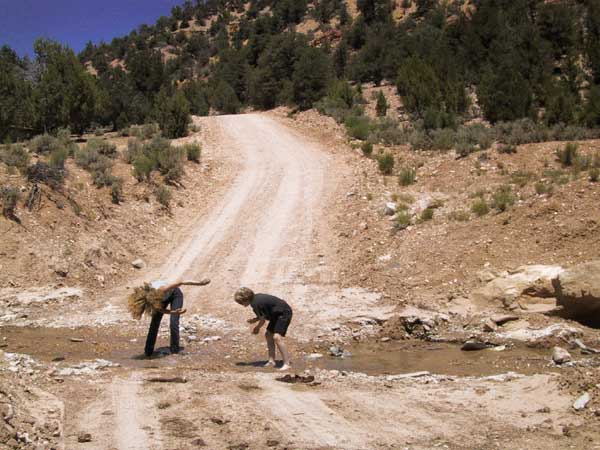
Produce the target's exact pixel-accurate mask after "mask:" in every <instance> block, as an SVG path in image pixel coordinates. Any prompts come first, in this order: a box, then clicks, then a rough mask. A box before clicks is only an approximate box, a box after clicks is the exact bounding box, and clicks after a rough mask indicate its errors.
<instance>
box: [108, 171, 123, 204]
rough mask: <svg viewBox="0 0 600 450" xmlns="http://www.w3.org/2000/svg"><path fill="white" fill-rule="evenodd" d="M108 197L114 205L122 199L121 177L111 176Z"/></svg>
mask: <svg viewBox="0 0 600 450" xmlns="http://www.w3.org/2000/svg"><path fill="white" fill-rule="evenodd" d="M110 198H111V200H112V202H113V203H114V204H115V205H118V204H120V203H121V202H122V201H123V179H122V178H119V177H113V180H112V184H111V185H110Z"/></svg>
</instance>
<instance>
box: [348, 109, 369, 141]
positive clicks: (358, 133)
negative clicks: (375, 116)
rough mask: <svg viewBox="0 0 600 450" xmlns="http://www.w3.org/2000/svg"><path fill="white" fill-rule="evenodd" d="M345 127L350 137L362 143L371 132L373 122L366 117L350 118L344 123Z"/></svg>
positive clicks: (352, 116)
mask: <svg viewBox="0 0 600 450" xmlns="http://www.w3.org/2000/svg"><path fill="white" fill-rule="evenodd" d="M344 125H345V126H346V130H347V131H348V135H349V136H350V137H352V138H354V139H360V140H361V141H366V140H367V139H368V137H369V133H370V132H371V120H370V119H369V118H368V117H366V116H359V115H351V116H348V117H346V120H345V121H344Z"/></svg>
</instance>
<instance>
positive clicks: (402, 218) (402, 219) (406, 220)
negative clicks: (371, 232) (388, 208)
mask: <svg viewBox="0 0 600 450" xmlns="http://www.w3.org/2000/svg"><path fill="white" fill-rule="evenodd" d="M411 223H412V216H411V215H410V213H409V212H408V211H401V212H399V213H398V214H396V219H395V222H394V226H395V227H396V229H398V230H404V229H405V228H408V227H409V226H410V224H411Z"/></svg>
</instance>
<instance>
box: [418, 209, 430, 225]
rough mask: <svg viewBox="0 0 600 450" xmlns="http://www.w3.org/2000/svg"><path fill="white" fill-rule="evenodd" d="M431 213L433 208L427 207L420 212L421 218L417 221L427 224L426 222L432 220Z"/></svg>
mask: <svg viewBox="0 0 600 450" xmlns="http://www.w3.org/2000/svg"><path fill="white" fill-rule="evenodd" d="M433 212H434V209H433V208H431V207H427V208H425V209H424V210H423V211H422V212H421V216H420V217H419V219H420V220H421V222H427V221H428V220H431V219H433Z"/></svg>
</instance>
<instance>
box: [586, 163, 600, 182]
mask: <svg viewBox="0 0 600 450" xmlns="http://www.w3.org/2000/svg"><path fill="white" fill-rule="evenodd" d="M588 175H589V177H590V181H591V182H592V183H597V182H598V178H600V169H598V168H597V167H592V168H591V169H590V171H589V174H588Z"/></svg>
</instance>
